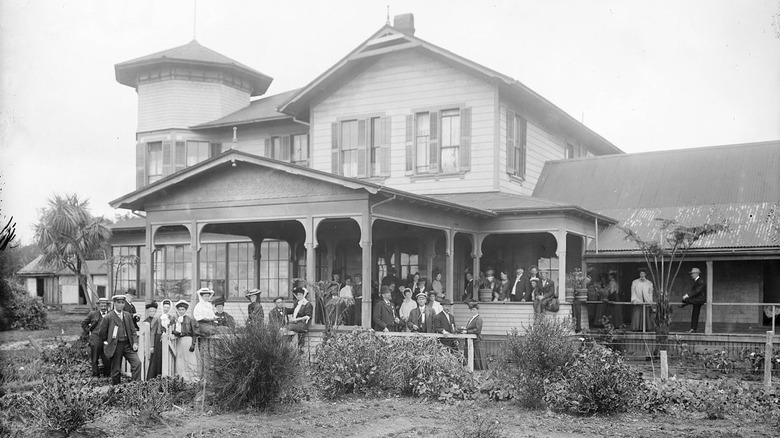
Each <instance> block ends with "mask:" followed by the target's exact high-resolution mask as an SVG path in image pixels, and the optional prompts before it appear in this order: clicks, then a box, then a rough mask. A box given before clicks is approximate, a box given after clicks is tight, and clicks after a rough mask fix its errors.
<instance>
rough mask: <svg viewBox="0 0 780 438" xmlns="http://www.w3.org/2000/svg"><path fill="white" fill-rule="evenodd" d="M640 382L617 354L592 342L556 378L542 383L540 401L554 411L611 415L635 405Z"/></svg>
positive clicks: (639, 377) (634, 372)
mask: <svg viewBox="0 0 780 438" xmlns="http://www.w3.org/2000/svg"><path fill="white" fill-rule="evenodd" d="M641 383H642V377H641V376H640V375H639V373H638V372H637V371H634V370H632V369H631V368H630V367H629V366H628V365H627V364H625V363H624V362H623V361H622V359H621V357H620V355H619V354H618V353H615V352H614V351H612V350H610V349H608V348H605V347H603V346H600V345H596V346H593V347H587V348H584V349H583V350H582V351H581V352H580V353H579V354H577V355H576V356H575V359H574V360H573V361H572V362H570V363H569V364H567V365H566V367H564V369H563V373H562V375H561V376H560V378H558V379H554V380H552V381H549V383H548V384H546V385H545V394H544V402H545V403H546V404H547V406H548V407H549V408H550V409H552V410H555V411H561V412H568V413H572V414H595V413H603V414H611V413H615V412H621V411H625V410H627V409H629V408H630V407H632V406H634V405H635V402H636V400H637V395H638V393H639V387H640V386H641Z"/></svg>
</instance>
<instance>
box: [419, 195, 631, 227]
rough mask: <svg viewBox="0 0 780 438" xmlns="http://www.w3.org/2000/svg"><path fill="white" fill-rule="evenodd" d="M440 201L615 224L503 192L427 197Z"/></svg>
mask: <svg viewBox="0 0 780 438" xmlns="http://www.w3.org/2000/svg"><path fill="white" fill-rule="evenodd" d="M428 196H429V197H431V198H436V199H439V200H442V201H450V202H454V203H456V204H460V205H468V206H470V207H474V208H480V209H482V210H488V211H492V212H494V213H497V214H511V213H529V212H532V213H539V212H575V213H577V214H582V215H586V216H590V217H596V218H598V219H599V220H602V221H603V222H604V223H614V222H617V221H615V220H614V219H611V218H610V217H607V216H604V215H600V214H598V213H594V212H592V211H588V210H585V209H584V208H582V207H580V206H578V205H574V204H567V203H563V202H555V201H548V200H546V199H541V198H535V197H531V196H523V195H516V194H513V193H504V192H480V193H451V194H436V195H428Z"/></svg>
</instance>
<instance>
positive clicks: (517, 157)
mask: <svg viewBox="0 0 780 438" xmlns="http://www.w3.org/2000/svg"><path fill="white" fill-rule="evenodd" d="M506 120H507V133H506V140H507V141H506V143H507V144H506V152H507V173H509V174H510V175H513V176H516V177H518V178H525V165H526V144H527V131H528V124H527V122H526V120H525V119H524V118H523V117H521V116H519V115H518V114H515V113H514V112H512V111H507V119H506Z"/></svg>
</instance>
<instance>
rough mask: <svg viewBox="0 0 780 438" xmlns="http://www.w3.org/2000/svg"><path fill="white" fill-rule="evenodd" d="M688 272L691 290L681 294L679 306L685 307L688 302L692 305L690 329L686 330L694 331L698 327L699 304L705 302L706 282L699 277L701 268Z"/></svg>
mask: <svg viewBox="0 0 780 438" xmlns="http://www.w3.org/2000/svg"><path fill="white" fill-rule="evenodd" d="M689 274H691V278H692V279H693V285H692V286H691V292H690V293H687V294H685V295H683V297H682V302H683V304H682V305H681V306H680V307H681V308H682V307H685V306H687V305H688V304H690V305H692V306H693V310H692V311H691V329H690V330H688V333H696V329H697V328H698V327H699V313H700V312H701V306H702V304H704V303H706V302H707V284H706V283H705V282H704V279H703V278H701V270H699V268H693V269H691V272H689Z"/></svg>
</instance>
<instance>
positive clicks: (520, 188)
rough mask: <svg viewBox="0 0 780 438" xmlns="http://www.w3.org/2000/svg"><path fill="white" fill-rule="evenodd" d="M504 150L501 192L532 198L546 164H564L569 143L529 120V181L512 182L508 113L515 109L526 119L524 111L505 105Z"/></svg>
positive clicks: (527, 170)
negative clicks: (507, 148)
mask: <svg viewBox="0 0 780 438" xmlns="http://www.w3.org/2000/svg"><path fill="white" fill-rule="evenodd" d="M500 108H501V110H500V112H499V114H500V120H501V125H500V138H501V141H500V148H499V149H500V150H501V152H500V153H499V162H500V166H499V167H500V168H499V181H500V182H499V184H500V185H501V191H504V192H509V193H517V194H520V195H525V196H531V195H532V194H533V191H534V187H536V183H537V181H538V180H539V175H540V174H541V173H542V167H544V162H545V161H549V160H561V159H563V158H565V154H566V146H565V145H566V141H565V139H564V137H563V136H560V135H554V134H552V133H550V132H548V131H546V130H545V129H543V128H542V127H540V126H539V125H538V124H537V123H534V121H532V120H528V124H527V126H528V127H527V139H526V167H525V180H524V181H522V182H521V181H518V180H517V179H513V178H510V177H509V175H508V174H507V172H506V165H507V162H506V155H507V154H506V146H507V145H506V134H507V133H506V129H507V121H506V115H507V109H508V108H509V109H511V110H512V111H514V112H517V113H520V114H521V115H522V113H523V111H519V110H518V109H517V108H516V107H514V106H509V107H508V106H507V104H506V103H504V102H502V103H501V106H500Z"/></svg>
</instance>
